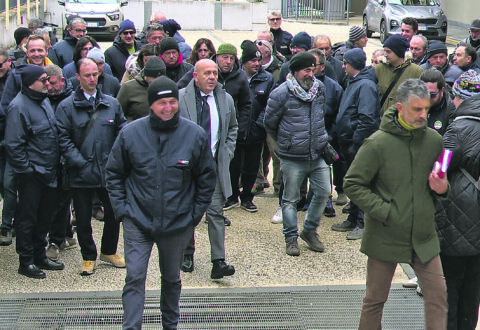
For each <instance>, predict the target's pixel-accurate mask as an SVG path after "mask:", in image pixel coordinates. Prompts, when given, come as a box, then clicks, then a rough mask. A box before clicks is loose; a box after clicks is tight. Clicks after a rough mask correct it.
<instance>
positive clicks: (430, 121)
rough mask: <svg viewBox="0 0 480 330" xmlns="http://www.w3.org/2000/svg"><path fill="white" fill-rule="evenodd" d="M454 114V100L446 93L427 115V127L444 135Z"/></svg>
mask: <svg viewBox="0 0 480 330" xmlns="http://www.w3.org/2000/svg"><path fill="white" fill-rule="evenodd" d="M454 112H455V106H454V105H453V102H452V99H451V97H450V95H449V94H448V93H447V92H444V93H443V98H442V100H441V101H440V103H439V104H436V105H434V106H433V107H430V110H429V111H428V115H427V126H428V127H430V128H433V129H434V130H435V131H437V133H438V134H440V135H443V134H444V133H445V131H446V130H447V127H448V125H449V124H450V123H451V121H452V120H453V113H454Z"/></svg>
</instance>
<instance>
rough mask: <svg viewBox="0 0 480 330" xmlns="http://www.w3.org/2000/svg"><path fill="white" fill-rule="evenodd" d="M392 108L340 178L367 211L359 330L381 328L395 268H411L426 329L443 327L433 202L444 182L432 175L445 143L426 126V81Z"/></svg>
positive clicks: (403, 88) (401, 94) (410, 83)
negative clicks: (401, 265)
mask: <svg viewBox="0 0 480 330" xmlns="http://www.w3.org/2000/svg"><path fill="white" fill-rule="evenodd" d="M396 97H397V103H396V105H394V106H392V107H391V108H389V109H388V110H387V112H386V113H385V115H384V116H383V119H382V123H381V125H380V129H379V130H378V131H377V132H376V133H374V134H373V135H371V136H370V137H369V138H367V139H366V140H365V141H364V143H363V145H362V147H361V148H360V150H359V151H358V153H357V155H356V158H355V160H354V161H353V163H352V165H351V166H350V169H349V170H348V173H347V175H346V176H345V179H344V189H345V192H346V193H347V195H348V196H349V197H350V199H351V200H352V201H354V202H355V203H356V204H357V205H358V206H359V207H360V208H361V209H363V210H364V211H365V231H364V233H363V239H362V244H361V248H360V251H361V252H363V253H365V254H366V255H367V256H368V262H367V290H366V293H365V297H364V299H363V305H362V314H361V317H360V325H359V329H380V328H381V319H382V313H383V306H384V304H385V302H386V301H387V298H388V293H389V290H390V285H391V281H392V277H393V274H394V272H395V268H396V266H397V263H399V262H401V263H409V264H410V265H411V266H412V267H413V269H414V270H415V273H416V274H417V276H418V278H419V280H420V282H421V283H422V289H423V294H424V303H425V319H426V321H425V329H445V328H446V316H447V303H446V288H445V278H444V276H443V271H442V265H441V263H440V258H439V255H438V254H439V252H440V246H439V241H438V237H437V234H436V232H435V222H434V213H435V204H434V196H435V195H439V196H442V197H443V195H446V194H447V192H448V182H447V178H446V176H443V178H440V177H439V176H438V174H437V173H436V172H435V171H433V170H432V168H433V165H434V163H435V161H436V160H437V159H438V157H439V156H440V154H441V152H442V148H443V142H442V137H441V136H440V135H439V134H438V133H436V132H435V131H434V130H432V129H430V128H427V114H428V110H429V107H430V94H429V93H428V89H427V87H426V85H425V83H424V82H422V81H421V80H419V79H407V80H406V81H405V82H404V83H402V84H401V85H400V87H399V88H398V90H397V93H396Z"/></svg>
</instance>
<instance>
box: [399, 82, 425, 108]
mask: <svg viewBox="0 0 480 330" xmlns="http://www.w3.org/2000/svg"><path fill="white" fill-rule="evenodd" d="M412 97H418V98H420V99H429V100H430V93H429V92H428V88H427V85H425V83H424V82H423V81H422V80H420V79H407V80H405V81H404V82H403V83H402V84H401V85H400V86H399V87H398V89H397V102H399V103H401V104H404V105H406V104H408V102H410V98H412Z"/></svg>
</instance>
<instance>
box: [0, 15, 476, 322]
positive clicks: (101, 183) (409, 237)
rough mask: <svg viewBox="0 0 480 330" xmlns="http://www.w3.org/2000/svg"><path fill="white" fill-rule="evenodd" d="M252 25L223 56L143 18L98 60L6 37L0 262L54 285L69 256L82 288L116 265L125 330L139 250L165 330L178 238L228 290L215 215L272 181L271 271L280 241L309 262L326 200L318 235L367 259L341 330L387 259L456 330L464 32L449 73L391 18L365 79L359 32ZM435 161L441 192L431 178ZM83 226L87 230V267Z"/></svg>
mask: <svg viewBox="0 0 480 330" xmlns="http://www.w3.org/2000/svg"><path fill="white" fill-rule="evenodd" d="M267 23H268V25H269V29H267V30H264V31H260V32H258V35H257V39H256V40H244V41H243V42H242V43H241V45H240V49H237V47H236V46H234V45H233V44H230V43H222V44H220V45H219V46H218V48H217V49H216V48H215V46H214V44H213V43H212V41H211V40H209V39H208V38H200V39H198V40H197V41H196V42H195V44H194V45H193V47H190V46H189V45H188V44H187V43H186V41H185V39H184V38H183V37H182V36H181V34H180V33H179V31H180V30H181V27H180V25H179V24H178V23H177V22H176V21H175V20H174V19H167V17H166V16H165V15H164V14H163V13H161V12H155V13H153V15H152V17H151V21H150V23H149V24H147V25H146V26H145V27H144V28H143V30H142V31H141V33H137V28H136V26H135V24H134V22H132V21H130V20H128V19H127V20H124V21H123V22H122V23H121V24H120V27H119V30H118V35H117V36H116V37H115V40H114V41H113V44H112V46H111V47H109V48H107V49H105V50H102V49H100V46H99V44H98V43H97V41H96V40H95V39H94V38H92V37H90V36H88V35H86V33H87V24H86V22H85V21H84V20H83V19H82V18H81V17H78V16H71V17H69V19H68V26H67V28H66V33H65V37H64V38H63V40H61V41H57V40H56V38H55V36H52V34H51V33H50V32H49V31H48V30H46V29H42V27H41V22H39V20H38V19H34V20H32V21H31V24H29V26H28V27H20V28H18V29H16V30H15V32H14V37H15V42H16V46H15V47H14V48H13V49H11V50H6V49H0V64H1V66H0V95H1V103H0V138H1V139H2V147H3V148H2V150H1V153H0V192H1V195H2V197H3V203H2V207H3V211H2V224H1V235H0V245H3V246H7V245H10V244H12V242H13V237H16V239H15V243H16V251H17V254H18V256H19V268H18V273H19V274H21V275H24V276H27V277H30V278H35V279H42V278H45V277H46V276H47V273H46V272H45V271H44V270H47V271H59V270H62V269H64V264H63V263H62V262H61V261H60V259H59V256H60V254H61V252H62V250H65V249H69V248H75V247H76V246H77V244H78V245H79V246H80V251H81V255H82V266H81V271H80V274H81V275H83V276H89V275H92V274H94V272H95V268H96V262H97V258H98V259H100V260H102V261H104V262H106V263H109V264H111V265H112V266H114V267H118V268H126V270H127V272H126V279H125V286H124V290H123V307H124V320H123V326H124V329H140V328H141V323H142V315H143V305H144V301H145V281H146V276H147V268H148V261H149V258H150V254H151V250H152V247H153V245H154V244H156V245H157V247H158V251H159V264H160V271H161V273H162V280H161V292H162V294H161V304H160V309H161V312H162V324H163V328H164V329H176V328H177V324H178V320H179V299H180V293H181V279H180V272H181V271H183V272H193V271H194V269H195V263H194V253H195V239H194V237H195V236H194V230H195V227H196V226H197V225H198V224H199V223H200V221H201V220H202V218H205V221H206V222H207V223H208V235H209V240H210V254H211V262H212V270H211V278H212V279H221V278H223V277H226V276H232V275H233V274H234V273H235V267H234V265H231V264H228V263H227V261H226V259H225V249H226V247H225V234H226V231H225V227H226V226H229V225H230V224H231V219H229V218H227V217H226V216H225V214H224V211H226V210H229V209H232V208H235V207H241V208H242V209H243V210H245V211H246V212H249V213H255V212H257V211H258V208H257V206H256V205H255V203H254V197H255V195H257V194H260V193H262V192H264V190H265V188H268V187H269V186H270V182H269V181H268V179H267V177H268V172H269V169H270V168H271V169H272V170H273V176H272V177H273V179H272V182H271V184H272V185H273V188H274V189H273V191H274V193H275V194H278V210H277V212H276V213H275V214H274V215H273V217H272V220H271V221H272V223H279V224H280V223H281V224H283V235H284V240H285V242H284V244H285V252H286V254H287V255H289V256H299V255H300V249H299V246H298V238H299V237H300V238H301V239H302V240H303V241H305V243H306V244H307V245H308V247H309V248H310V249H311V250H312V251H316V252H323V251H324V250H325V246H324V244H323V243H322V241H321V239H320V237H319V235H318V233H317V228H318V226H319V224H320V220H321V217H322V215H324V216H335V209H334V208H333V207H332V205H333V203H335V204H336V205H341V206H344V208H343V210H342V211H343V212H345V213H348V217H347V218H346V220H345V221H343V222H342V223H338V224H334V225H333V226H332V227H331V229H332V230H333V231H339V232H345V233H347V235H346V239H348V240H359V239H362V243H361V251H362V252H363V253H365V254H366V255H367V256H368V262H367V291H366V294H365V297H364V301H363V305H362V313H361V319H360V325H359V328H360V329H378V328H381V317H382V311H383V306H384V303H385V302H386V300H387V298H388V292H389V288H390V283H391V280H392V276H393V272H394V270H395V267H396V265H397V263H399V262H402V263H409V264H411V265H412V267H413V268H414V270H415V272H416V275H417V276H418V283H419V284H418V285H419V286H420V287H421V288H422V293H423V296H424V300H425V327H426V328H427V329H445V328H447V329H451V330H453V329H462V330H463V329H474V328H475V326H476V323H477V319H478V308H479V300H480V224H479V223H477V222H478V221H474V220H475V219H474V218H475V217H478V212H476V211H475V210H477V209H474V210H472V207H471V204H472V203H476V202H477V200H476V199H475V196H476V195H475V194H469V195H465V194H463V195H462V198H461V199H458V196H457V195H458V192H461V191H462V188H461V187H462V185H465V182H466V181H465V180H466V179H465V178H467V179H468V178H469V176H470V177H473V178H474V180H478V177H479V171H480V166H479V165H480V164H479V163H480V159H479V157H478V155H479V154H480V153H479V150H478V149H479V147H478V145H479V144H478V143H477V141H476V137H478V132H479V130H478V129H479V126H478V125H480V124H479V123H478V122H479V121H480V113H479V111H478V109H479V106H480V101H479V100H480V19H479V20H474V21H473V22H472V24H471V26H470V30H469V36H468V37H467V38H466V39H465V40H464V41H462V42H461V43H459V44H458V45H457V47H456V48H455V51H454V52H453V53H452V54H450V56H449V54H448V49H447V46H446V45H445V43H444V42H442V41H438V40H431V41H428V40H427V39H426V38H425V37H424V36H422V35H418V34H417V32H418V23H417V21H416V20H415V19H413V18H405V19H403V21H402V23H401V31H402V32H401V34H394V35H392V36H390V37H389V38H388V39H387V40H386V41H385V42H384V44H383V48H381V49H377V50H375V52H374V53H373V54H372V56H371V65H367V56H366V54H365V51H364V48H365V46H366V45H367V43H368V38H367V35H366V31H365V30H364V29H363V28H362V27H360V26H352V27H351V28H350V30H349V36H348V40H346V41H344V42H340V43H336V44H332V42H331V39H330V37H329V36H328V35H317V36H311V35H309V34H308V32H300V33H297V34H296V35H292V34H290V33H289V32H287V31H285V30H283V29H282V27H281V25H282V15H281V13H280V12H278V11H272V12H270V13H269V14H268V17H267ZM442 136H443V139H442ZM443 148H448V149H449V150H451V151H452V159H451V164H450V167H449V169H448V180H447V176H443V175H441V173H438V171H437V170H436V169H433V165H434V163H435V161H436V160H437V159H438V157H439V156H440V154H441V153H442V150H443ZM332 154H333V155H332ZM332 157H333V158H332ZM270 163H271V166H270ZM333 189H335V190H336V193H335V194H333V191H332V190H333ZM452 192H455V193H452ZM333 196H335V198H334V197H333ZM300 210H304V211H307V213H306V217H305V221H304V223H303V227H302V228H301V230H299V224H298V217H297V212H298V211H300ZM92 217H94V218H97V219H99V220H101V221H103V222H104V226H103V233H102V237H101V246H100V254H99V255H98V251H97V246H96V243H95V241H94V238H93V235H92V223H91V221H92ZM120 224H122V226H123V238H124V255H125V259H124V258H123V257H122V256H121V255H120V254H118V253H117V246H118V240H119V236H120ZM75 233H76V238H75Z"/></svg>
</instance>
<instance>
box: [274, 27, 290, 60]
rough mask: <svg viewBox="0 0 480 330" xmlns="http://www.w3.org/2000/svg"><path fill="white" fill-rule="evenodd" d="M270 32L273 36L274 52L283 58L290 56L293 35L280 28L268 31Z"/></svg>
mask: <svg viewBox="0 0 480 330" xmlns="http://www.w3.org/2000/svg"><path fill="white" fill-rule="evenodd" d="M270 32H272V34H273V46H274V50H275V51H277V52H279V53H280V54H282V55H283V56H291V55H292V52H291V51H290V44H291V43H292V39H293V35H292V34H291V33H290V32H287V31H285V30H282V29H281V28H279V29H277V30H274V29H270Z"/></svg>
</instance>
